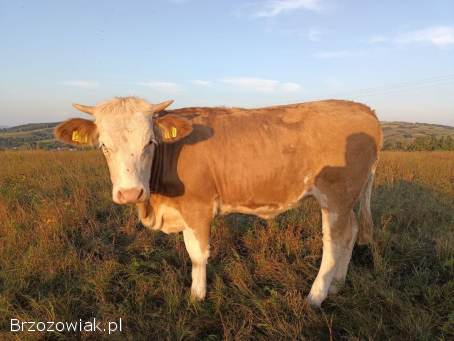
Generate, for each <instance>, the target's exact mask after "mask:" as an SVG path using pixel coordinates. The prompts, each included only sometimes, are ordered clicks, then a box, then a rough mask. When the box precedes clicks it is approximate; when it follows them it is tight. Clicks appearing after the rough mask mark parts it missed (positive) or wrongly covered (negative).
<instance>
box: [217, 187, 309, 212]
mask: <svg viewBox="0 0 454 341" xmlns="http://www.w3.org/2000/svg"><path fill="white" fill-rule="evenodd" d="M311 194H312V191H311V187H309V186H306V187H304V188H303V189H302V190H301V191H300V193H299V194H298V195H296V196H293V197H290V198H289V199H288V200H286V201H282V202H279V203H278V202H276V201H275V200H273V199H272V198H269V200H267V199H266V198H257V197H256V198H255V200H254V201H249V202H245V201H242V200H238V201H237V202H231V201H229V202H222V200H220V202H219V207H218V211H219V213H220V214H229V213H243V214H252V215H255V216H258V217H260V218H263V219H270V218H273V217H275V216H277V215H278V214H281V213H283V212H285V211H288V210H290V209H292V208H295V207H296V206H298V203H299V202H300V201H301V200H302V199H303V198H304V197H306V196H308V195H311Z"/></svg>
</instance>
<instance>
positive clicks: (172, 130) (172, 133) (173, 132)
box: [170, 127, 177, 137]
mask: <svg viewBox="0 0 454 341" xmlns="http://www.w3.org/2000/svg"><path fill="white" fill-rule="evenodd" d="M170 136H172V137H177V128H176V127H172V129H171V130H170Z"/></svg>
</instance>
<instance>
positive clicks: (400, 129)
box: [381, 122, 454, 150]
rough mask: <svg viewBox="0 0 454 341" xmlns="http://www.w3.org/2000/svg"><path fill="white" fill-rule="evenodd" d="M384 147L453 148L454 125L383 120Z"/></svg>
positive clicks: (410, 148) (397, 148)
mask: <svg viewBox="0 0 454 341" xmlns="http://www.w3.org/2000/svg"><path fill="white" fill-rule="evenodd" d="M381 126H382V129H383V135H384V149H388V150H434V149H443V150H453V149H454V127H450V126H446V125H440V124H429V123H410V122H381Z"/></svg>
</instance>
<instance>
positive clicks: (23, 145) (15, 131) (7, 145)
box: [0, 122, 64, 149]
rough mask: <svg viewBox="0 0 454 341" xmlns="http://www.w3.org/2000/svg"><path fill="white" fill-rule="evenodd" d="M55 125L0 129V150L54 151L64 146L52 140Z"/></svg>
mask: <svg viewBox="0 0 454 341" xmlns="http://www.w3.org/2000/svg"><path fill="white" fill-rule="evenodd" d="M57 125H58V122H55V123H30V124H23V125H20V126H16V127H9V128H3V129H0V148H3V149H33V148H40V149H56V148H63V147H64V145H63V144H62V143H60V142H58V141H56V140H55V139H54V135H53V131H54V128H55V127H56V126H57Z"/></svg>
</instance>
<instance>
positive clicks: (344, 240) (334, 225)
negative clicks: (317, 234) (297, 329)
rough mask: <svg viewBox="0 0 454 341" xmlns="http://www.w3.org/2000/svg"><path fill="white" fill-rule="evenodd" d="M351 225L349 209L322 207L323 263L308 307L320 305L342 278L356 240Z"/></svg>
mask: <svg viewBox="0 0 454 341" xmlns="http://www.w3.org/2000/svg"><path fill="white" fill-rule="evenodd" d="M350 221H351V208H349V209H344V208H339V207H334V206H333V207H331V206H330V207H322V230H323V255H322V262H321V265H320V270H319V272H318V274H317V277H316V278H315V281H314V283H313V285H312V288H311V291H310V293H309V296H308V298H307V299H308V302H309V304H311V305H313V306H320V305H321V304H322V302H323V301H324V300H325V298H326V296H327V295H328V290H329V288H330V286H331V283H332V281H333V279H334V278H336V280H339V279H340V280H343V279H344V278H345V274H346V269H347V267H348V261H349V260H350V254H351V247H352V245H353V243H354V238H355V237H356V236H355V237H354V233H353V229H352V228H351V224H350ZM352 240H353V243H352Z"/></svg>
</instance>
